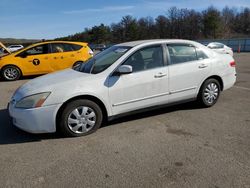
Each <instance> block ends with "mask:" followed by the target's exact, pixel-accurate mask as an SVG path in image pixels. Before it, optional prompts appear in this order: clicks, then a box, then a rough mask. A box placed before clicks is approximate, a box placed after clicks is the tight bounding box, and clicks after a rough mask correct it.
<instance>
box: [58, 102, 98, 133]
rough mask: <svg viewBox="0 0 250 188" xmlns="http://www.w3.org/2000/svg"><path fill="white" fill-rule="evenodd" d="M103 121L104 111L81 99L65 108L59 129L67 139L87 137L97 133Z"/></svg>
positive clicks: (93, 103)
mask: <svg viewBox="0 0 250 188" xmlns="http://www.w3.org/2000/svg"><path fill="white" fill-rule="evenodd" d="M102 121H103V113H102V110H101V108H100V107H99V106H98V105H97V104H96V103H95V102H93V101H90V100H87V99H79V100H75V101H72V102H70V103H68V104H67V105H66V106H65V108H64V109H63V111H62V114H61V116H60V119H59V122H58V123H59V124H58V129H59V131H60V132H61V133H62V134H63V135H65V136H67V137H78V136H85V135H88V134H91V133H93V132H95V131H96V130H97V129H98V128H99V127H100V126H101V124H102Z"/></svg>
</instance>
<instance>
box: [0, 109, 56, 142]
mask: <svg viewBox="0 0 250 188" xmlns="http://www.w3.org/2000/svg"><path fill="white" fill-rule="evenodd" d="M55 138H60V137H59V136H58V135H57V134H29V133H26V132H24V131H22V130H20V129H18V128H16V127H15V126H14V125H13V124H12V122H11V118H10V116H9V114H8V110H7V109H4V110H0V145H5V144H18V143H26V142H39V141H42V140H47V139H55Z"/></svg>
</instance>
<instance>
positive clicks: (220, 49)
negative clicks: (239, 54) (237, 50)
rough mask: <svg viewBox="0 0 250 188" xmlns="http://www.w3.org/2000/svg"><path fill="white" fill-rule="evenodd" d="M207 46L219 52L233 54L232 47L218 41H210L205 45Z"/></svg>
mask: <svg viewBox="0 0 250 188" xmlns="http://www.w3.org/2000/svg"><path fill="white" fill-rule="evenodd" d="M207 47H208V48H210V49H212V50H214V51H215V52H218V53H221V54H229V55H231V56H233V54H234V53H233V50H232V48H230V47H228V46H226V45H225V44H222V43H219V42H211V43H209V44H208V45H207Z"/></svg>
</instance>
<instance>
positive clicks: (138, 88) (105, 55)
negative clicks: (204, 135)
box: [9, 40, 236, 136]
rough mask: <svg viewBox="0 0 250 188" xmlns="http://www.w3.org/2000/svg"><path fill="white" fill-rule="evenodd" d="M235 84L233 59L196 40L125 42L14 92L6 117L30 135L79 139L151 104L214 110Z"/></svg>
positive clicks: (38, 79)
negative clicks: (196, 103) (54, 134)
mask: <svg viewBox="0 0 250 188" xmlns="http://www.w3.org/2000/svg"><path fill="white" fill-rule="evenodd" d="M235 81H236V72H235V61H234V59H233V58H232V57H231V56H229V55H221V54H218V53H215V52H213V51H212V50H210V49H208V48H207V47H205V46H203V45H201V44H199V43H197V42H193V41H187V40H147V41H135V42H127V43H123V44H118V45H115V46H113V47H110V48H108V49H106V50H104V51H103V52H101V53H99V54H98V55H96V56H95V57H94V58H92V59H90V60H89V61H88V62H87V63H85V64H83V65H81V66H79V67H78V68H77V70H73V69H66V70H64V71H60V72H56V73H52V74H49V75H45V76H42V77H38V78H36V79H34V80H31V81H29V82H27V83H26V84H24V85H23V86H22V87H20V88H19V89H17V90H16V92H15V93H14V95H13V97H12V99H11V101H10V103H9V114H10V116H11V117H12V119H13V124H14V125H16V126H17V127H19V128H20V129H23V130H25V131H27V132H30V133H48V132H55V131H60V132H62V133H64V134H65V135H67V136H82V135H87V134H90V133H93V132H94V131H96V130H97V129H98V128H99V127H100V126H101V124H102V122H104V121H105V120H108V119H111V118H114V117H117V116H120V115H124V114H127V113H130V112H133V111H137V110H144V109H150V108H151V107H153V106H159V105H165V104H167V105H169V104H174V103H176V102H178V103H179V102H185V101H190V100H197V101H199V103H200V104H201V105H203V106H204V107H210V106H213V105H214V104H215V103H216V101H217V100H218V98H219V96H220V92H221V91H223V90H226V89H228V88H230V87H232V86H233V85H234V83H235ZM208 118H210V117H208Z"/></svg>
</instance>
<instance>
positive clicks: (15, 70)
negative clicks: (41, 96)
mask: <svg viewBox="0 0 250 188" xmlns="http://www.w3.org/2000/svg"><path fill="white" fill-rule="evenodd" d="M1 45H2V44H1ZM2 48H3V49H4V52H5V53H8V54H7V55H6V54H5V55H4V56H2V57H0V72H1V77H2V78H3V79H5V80H9V81H12V80H17V79H19V78H20V76H28V75H39V74H46V73H50V72H53V71H57V70H61V69H65V68H69V67H74V66H77V65H79V64H80V63H83V62H85V61H86V60H88V59H89V58H91V57H92V56H93V52H92V50H91V49H90V48H89V47H88V44H87V43H84V42H69V41H49V42H42V43H37V44H34V45H31V46H29V47H27V48H24V49H22V50H20V51H17V52H14V53H11V52H9V50H8V49H7V48H5V47H4V46H3V45H2Z"/></svg>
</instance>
